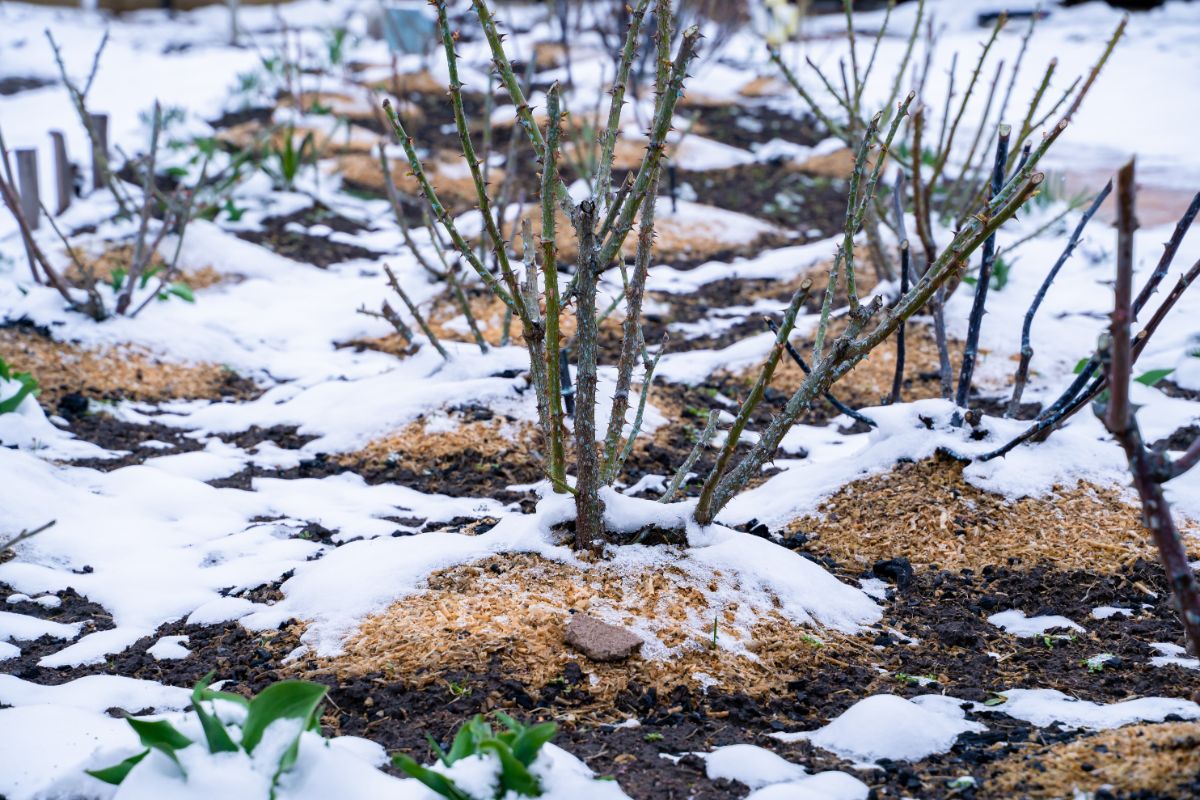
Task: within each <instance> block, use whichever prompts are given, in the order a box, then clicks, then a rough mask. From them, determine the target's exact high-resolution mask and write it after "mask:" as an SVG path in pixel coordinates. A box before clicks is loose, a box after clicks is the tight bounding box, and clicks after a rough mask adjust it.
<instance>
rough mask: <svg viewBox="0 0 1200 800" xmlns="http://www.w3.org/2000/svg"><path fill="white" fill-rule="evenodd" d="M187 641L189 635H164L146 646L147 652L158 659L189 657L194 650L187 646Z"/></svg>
mask: <svg viewBox="0 0 1200 800" xmlns="http://www.w3.org/2000/svg"><path fill="white" fill-rule="evenodd" d="M187 641H188V637H186V636H163V637H161V638H160V639H159V640H158V641H157V642H155V643H154V644H152V645H150V646H149V647H148V648H146V652H147V653H149V654H150V655H152V656H154V659H155V660H156V661H170V660H171V659H175V658H187V657H188V656H189V655H191V654H192V651H191V650H188V649H187V647H186V645H187Z"/></svg>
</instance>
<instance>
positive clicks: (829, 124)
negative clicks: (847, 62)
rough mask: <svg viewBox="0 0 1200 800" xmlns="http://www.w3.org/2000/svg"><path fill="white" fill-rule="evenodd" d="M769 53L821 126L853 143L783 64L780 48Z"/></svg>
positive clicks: (775, 48)
mask: <svg viewBox="0 0 1200 800" xmlns="http://www.w3.org/2000/svg"><path fill="white" fill-rule="evenodd" d="M767 53H768V55H770V57H771V61H773V62H775V66H777V67H779V71H780V72H782V73H783V77H784V79H785V80H787V82H788V83H790V84H791V85H792V88H793V89H795V90H796V92H797V93H798V94H799V95H800V97H801V98H802V99H803V100H804V102H805V103H807V104H808V107H809V108H811V109H812V112H813V114H815V115H816V117H817V119H818V120H820V121H821V124H822V125H824V126H825V129H826V130H828V131H829V133H830V134H831V135H833V136H836V137H837V138H839V139H841V140H842V141H843V142H849V141H852V139H851V137H850V134H848V133H847V132H846V130H845V129H844V128H843V127H842V126H841V125H839V124H838V123H836V122H834V121H833V120H832V119H830V118H829V116H828V115H827V114H826V113H825V112H824V111H823V110H822V109H821V106H820V105H819V104H818V103H817V101H816V100H814V99H813V96H812V95H810V94H809V93H808V90H807V89H805V88H804V85H803V84H802V83H800V81H799V80H798V79H797V78H796V76H795V74H794V73H793V72H792V71H791V69H789V68H788V65H787V64H785V63H783V57H782V56H780V54H779V48H777V47H774V46H771V47H768V48H767ZM834 96H835V97H836V93H834Z"/></svg>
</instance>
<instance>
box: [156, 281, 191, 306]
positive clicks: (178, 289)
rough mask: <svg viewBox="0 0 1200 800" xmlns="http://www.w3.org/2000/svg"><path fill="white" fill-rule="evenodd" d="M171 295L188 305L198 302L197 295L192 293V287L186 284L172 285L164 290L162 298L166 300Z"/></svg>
mask: <svg viewBox="0 0 1200 800" xmlns="http://www.w3.org/2000/svg"><path fill="white" fill-rule="evenodd" d="M169 295H175V296H176V297H178V298H179V299H180V300H184V301H186V302H188V303H194V302H196V295H195V294H194V293H193V292H192V287H190V286H188V285H187V284H186V283H178V282H177V283H172V284H171V285H170V286H168V287H167V288H166V289H164V290H163V294H162V298H163V299H164V300H165V299H166V298H167V296H169Z"/></svg>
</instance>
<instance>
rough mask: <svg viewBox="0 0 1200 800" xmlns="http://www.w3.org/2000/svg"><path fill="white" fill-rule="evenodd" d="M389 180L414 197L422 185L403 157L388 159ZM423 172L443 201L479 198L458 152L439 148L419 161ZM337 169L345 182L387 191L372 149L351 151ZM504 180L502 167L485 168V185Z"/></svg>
mask: <svg viewBox="0 0 1200 800" xmlns="http://www.w3.org/2000/svg"><path fill="white" fill-rule="evenodd" d="M390 166H391V170H392V181H393V183H394V184H395V186H396V191H398V192H399V193H400V194H402V195H407V196H410V197H416V196H419V195H420V191H421V187H420V185H419V184H418V183H417V179H416V178H415V177H413V174H412V170H411V169H410V168H409V166H408V162H407V161H405V160H403V159H391V160H390ZM422 166H423V167H424V169H425V173H426V176H427V177H428V178H429V182H430V183H431V184H432V185H433V189H434V191H435V192H437V196H438V199H439V200H441V201H442V202H444V203H445V202H450V203H456V204H458V205H460V206H462V209H460V210H466V208H467V207H470V206H473V205H474V204H475V203H477V202H478V195H477V194H476V192H475V182H474V180H473V179H472V178H471V172H470V169H469V168H468V167H467V164H466V161H464V160H463V157H462V154H461V153H456V152H455V151H451V150H446V151H442V152H439V153H438V154H437V156H436V157H434V158H431V159H425V160H424V161H423V162H422ZM336 171H337V173H338V174H340V175H341V176H342V179H343V180H344V181H345V182H346V184H347V185H348V186H351V187H353V188H355V189H359V190H365V191H369V192H372V193H374V194H378V195H381V196H382V195H385V194H386V193H387V186H386V184H385V183H384V180H383V170H382V168H381V167H380V166H379V157H378V156H377V155H376V154H375V153H374V152H369V153H368V152H354V153H349V154H346V155H343V156H341V157H339V158H338V160H337V166H336ZM503 182H504V170H502V169H500V168H499V167H492V168H491V169H490V170H489V171H488V185H489V186H490V187H491V188H492V189H493V190H495V189H496V188H497V187H499V186H500V184H501V183H503Z"/></svg>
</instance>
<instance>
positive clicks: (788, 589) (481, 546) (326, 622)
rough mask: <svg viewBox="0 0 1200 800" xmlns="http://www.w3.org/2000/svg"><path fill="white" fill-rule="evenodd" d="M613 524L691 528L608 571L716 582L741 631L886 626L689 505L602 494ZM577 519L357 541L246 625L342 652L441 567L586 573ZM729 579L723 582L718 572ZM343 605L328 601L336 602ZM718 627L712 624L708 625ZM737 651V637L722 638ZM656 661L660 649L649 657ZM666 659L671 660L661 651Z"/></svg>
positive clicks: (849, 595) (542, 516)
mask: <svg viewBox="0 0 1200 800" xmlns="http://www.w3.org/2000/svg"><path fill="white" fill-rule="evenodd" d="M603 499H604V501H605V503H606V508H605V522H606V524H607V525H608V527H609V529H611V530H614V531H626V532H631V531H636V530H640V529H642V528H644V527H647V526H659V527H663V528H668V529H670V528H675V529H680V528H684V527H686V528H687V530H688V543H689V547H688V548H686V549H683V550H675V549H673V548H660V547H643V546H639V545H628V546H621V547H618V548H615V549H614V550H613V551H612V552H611V554H610V556H611V558H610V559H609V561H608V565H609V566H610V567H612V568H615V569H617V570H623V571H624V570H627V571H628V572H629V574H640V573H642V572H643V571H645V570H653V569H656V568H659V567H661V566H665V565H666V564H671V565H673V566H674V567H676V568H677V569H680V570H683V571H684V572H687V573H690V574H692V575H694V576H696V578H697V580H696V583H697V584H698V585H700V586H704V585H706V584H708V583H710V581H711V582H713V583H714V584H715V585H716V586H717V589H716V591H715V592H714V593H712V600H711V602H712V605H713V607H718V608H719V607H726V606H728V607H736V608H737V609H738V612H737V616H738V619H737V624H736V625H735V630H734V631H733V632H736V629H738V628H748V627H749V626H750V625H752V624H753V622H754V620H755V619H756V618H757V615H758V614H760V613H766V612H767V611H769V610H777V611H779V612H780V613H782V614H784V615H785V616H786V617H788V618H789V619H791V620H793V621H794V622H797V623H800V624H809V623H818V624H820V625H825V626H828V627H832V628H836V629H838V630H841V631H845V632H854V631H856V630H858V629H859V628H860V627H861V626H862V625H866V624H870V623H872V622H874V621H876V620H878V619H879V617H880V614H881V610H880V608H879V607H878V606H877V605H876V604H875V603H874V602H873V601H872V600H871V599H870V598H869V597H867V596H866V594H864V593H863V592H862V591H861V590H859V589H855V588H853V587H851V586H847V585H846V584H843V583H841V582H840V581H838V580H837V579H836V578H834V577H833V576H832V575H830V574H829V573H828V572H826V571H825V570H824V569H822V568H821V567H820V566H818V565H816V564H814V563H813V562H811V561H809V560H808V559H805V558H804V557H802V556H800V555H799V554H797V553H795V552H793V551H791V550H787V549H786V548H782V547H780V546H778V545H776V544H774V543H772V542H769V541H767V540H765V539H761V538H759V537H756V536H751V535H749V534H744V533H739V532H737V531H733V530H730V529H728V528H723V527H721V526H719V525H713V526H709V527H708V528H704V529H701V528H699V527H698V526H696V525H695V523H694V522H691V520H690V512H689V510H688V506H686V505H685V504H673V505H663V504H661V503H656V502H653V501H649V500H642V499H639V498H633V497H627V496H625V495H622V494H620V493H618V492H615V491H613V490H611V489H605V490H603ZM573 517H574V503H573V502H572V501H571V499H570V498H569V496H563V495H553V494H551V495H548V496H546V497H545V498H543V500H542V501H541V502H540V503H539V504H538V507H537V510H536V513H535V514H532V515H527V516H521V515H516V516H512V515H510V516H505V517H504V518H503V519H501V520H500V522H499V523H498V524H497V525H495V526H494V527H493V528H492V529H491V530H489V531H487V532H486V533H483V534H480V535H477V536H467V535H463V534H458V533H451V532H448V531H431V532H426V533H418V534H416V535H413V536H403V537H398V538H393V537H380V538H375V539H369V540H363V541H354V542H349V543H348V544H345V545H343V546H342V547H339V548H337V549H336V550H334V551H332V552H328V553H327V554H326V555H325V556H324V557H323V558H321V559H319V560H316V561H310V562H306V563H304V564H302V565H300V566H298V567H297V568H296V572H295V575H294V576H293V577H291V578H290V579H288V580H287V581H285V582H284V583H283V585H282V587H281V591H282V592H283V594H284V599H283V600H281V601H280V602H278V603H276V604H275V605H274V606H272V607H270V608H263V609H260V610H258V611H256V612H254V613H252V614H250V615H248V616H245V617H243V618H242V623H243V624H244V625H246V626H247V627H250V628H252V629H258V630H263V629H267V628H273V627H276V626H278V625H279V624H280V623H281V622H283V621H285V620H287V619H290V618H300V619H306V620H309V621H310V625H309V627H308V629H307V631H306V632H305V634H304V635H303V637H302V639H303V641H304V642H305V643H306V644H308V645H309V646H311V647H313V648H314V649H315V650H316V652H317V653H318V654H319V655H333V654H336V653H337V652H340V649H341V644H342V642H343V640H344V639H345V638H346V637H347V636H348V635H349V634H350V633H352V632H353V631H354V630H355V629H356V627H357V625H358V623H359V622H360V621H361V620H362V619H363V618H364V617H365V616H367V615H368V614H370V613H372V612H374V611H378V610H380V609H382V608H384V607H386V606H387V605H389V604H391V603H393V602H395V601H396V600H399V599H400V598H402V597H404V596H406V595H409V594H413V593H415V592H417V591H418V590H419V589H420V588H421V587H422V585H423V581H424V578H425V576H427V575H428V574H429V573H430V572H433V571H434V570H438V569H444V568H446V567H450V566H453V565H455V564H461V563H468V562H471V561H475V560H478V559H480V558H483V557H484V556H487V555H491V554H494V553H502V552H527V553H537V554H539V555H541V556H542V557H544V558H549V559H552V560H557V561H563V562H565V563H570V564H576V565H581V562H579V561H578V560H577V559H576V557H575V556H574V554H573V553H572V552H571V551H570V550H569V549H568V548H566V547H564V546H559V545H554V544H552V542H551V536H552V534H551V529H552V528H553V526H554V525H557V524H560V523H562V522H566V521H567V520H570V519H572V518H573ZM717 570H720V571H721V572H722V573H723V575H722V576H721V577H720V578H719V579H718V578H716V577H715V576H716V572H717ZM331 597H336V598H338V601H337V603H330V602H329V598H331ZM707 624H708V625H711V620H709V621H708V622H707ZM721 638H722V640H729V643H730V645H731V646H738V645H737V644H735V642H736V641H737V639H736V637H725V636H723V637H721ZM644 652H645V654H646V656H647V657H655V655H656V651H655V649H654V646H653V643H652V642H651V643H650V646H648V647H647V648H646V649H645V651H644ZM657 655H658V656H659V657H666V656H667V655H669V654H668V653H667V652H666V651H661V652H658V653H657Z"/></svg>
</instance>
